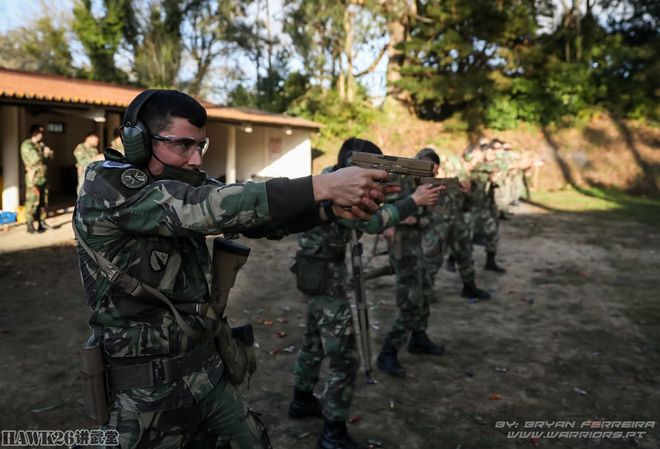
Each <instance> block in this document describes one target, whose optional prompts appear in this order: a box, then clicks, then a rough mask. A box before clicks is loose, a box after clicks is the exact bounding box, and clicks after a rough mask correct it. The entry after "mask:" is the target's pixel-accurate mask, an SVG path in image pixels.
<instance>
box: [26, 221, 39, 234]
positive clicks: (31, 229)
mask: <svg viewBox="0 0 660 449" xmlns="http://www.w3.org/2000/svg"><path fill="white" fill-rule="evenodd" d="M27 231H28V234H34V233H35V232H37V231H35V229H34V223H32V220H28V221H27Z"/></svg>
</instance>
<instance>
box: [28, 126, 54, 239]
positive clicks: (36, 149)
mask: <svg viewBox="0 0 660 449" xmlns="http://www.w3.org/2000/svg"><path fill="white" fill-rule="evenodd" d="M43 138H44V128H43V127H42V126H41V125H33V126H32V127H30V138H29V139H25V140H24V141H23V143H22V144H21V159H23V166H24V167H25V222H26V223H27V231H28V232H29V233H33V232H44V231H45V230H46V229H47V228H48V226H47V225H46V222H45V221H44V220H45V218H46V205H47V196H48V191H47V189H46V174H47V173H46V172H47V168H48V167H47V166H46V159H49V158H52V157H53V151H52V150H51V149H50V148H48V147H47V146H45V145H44V143H43ZM35 221H38V222H39V227H38V229H37V230H36V231H35V229H34V222H35Z"/></svg>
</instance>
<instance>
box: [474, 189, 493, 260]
mask: <svg viewBox="0 0 660 449" xmlns="http://www.w3.org/2000/svg"><path fill="white" fill-rule="evenodd" d="M496 211H497V208H496V207H494V205H492V204H491V202H490V201H488V202H486V203H484V204H481V205H480V206H479V207H476V208H474V209H472V211H471V215H472V232H473V234H481V235H482V236H483V237H484V240H485V246H486V252H489V253H496V252H497V244H498V242H499V227H500V225H499V222H498V220H497V219H496V216H495V215H494V213H495V212H496Z"/></svg>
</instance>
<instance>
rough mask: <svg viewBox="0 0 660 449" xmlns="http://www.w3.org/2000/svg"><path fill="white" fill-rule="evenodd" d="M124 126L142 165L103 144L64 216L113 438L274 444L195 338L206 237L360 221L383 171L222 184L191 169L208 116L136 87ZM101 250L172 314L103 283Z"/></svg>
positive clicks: (201, 326) (205, 293) (193, 104)
mask: <svg viewBox="0 0 660 449" xmlns="http://www.w3.org/2000/svg"><path fill="white" fill-rule="evenodd" d="M145 101H146V103H145ZM136 104H142V106H141V107H138V106H136ZM126 117H127V118H126V120H127V122H126V123H125V126H126V128H125V129H130V130H131V132H133V131H134V130H136V129H142V132H141V133H140V134H138V136H139V137H140V138H144V140H142V142H144V152H145V153H146V159H145V158H142V159H141V160H144V161H145V162H143V163H142V162H140V163H130V162H128V161H129V159H127V158H125V157H124V156H123V155H122V154H121V153H118V152H116V151H114V150H112V149H106V151H105V157H106V160H105V161H103V162H101V161H99V162H92V163H91V164H90V165H89V167H88V170H87V175H86V177H85V182H84V184H83V187H82V189H81V191H80V195H79V197H78V201H77V203H76V212H75V214H74V220H73V226H74V229H75V231H76V233H77V235H78V238H79V246H78V254H79V257H80V270H81V276H82V281H83V286H84V289H85V297H86V302H87V304H88V305H89V307H90V308H91V316H90V319H89V324H90V327H91V329H92V335H91V337H90V338H89V340H88V342H87V346H94V345H95V344H100V345H101V348H102V350H103V355H104V359H105V362H106V363H107V365H108V367H109V378H110V379H111V391H112V393H113V396H114V402H113V404H112V408H111V410H110V419H109V422H108V423H107V427H108V428H109V429H113V430H117V431H118V433H119V443H120V446H121V447H122V448H144V447H149V448H175V447H176V448H180V447H186V446H188V445H189V444H195V445H196V444H200V445H204V447H214V448H219V447H232V448H241V449H242V448H264V447H270V443H269V442H268V438H267V435H265V429H263V426H262V425H261V424H260V422H259V420H258V419H256V418H255V415H254V414H253V413H252V412H251V411H250V410H249V409H248V407H247V405H246V402H245V400H244V398H243V395H242V394H241V393H240V392H239V391H238V389H237V388H236V386H234V385H233V384H231V383H230V382H229V381H228V380H227V379H226V377H225V376H223V361H222V359H221V358H220V357H219V355H218V354H217V353H216V351H215V349H214V348H213V346H212V345H211V344H210V341H209V340H208V339H203V340H200V339H198V338H196V337H195V336H194V334H192V333H191V332H195V333H197V334H199V333H201V332H208V331H210V329H212V328H213V327H212V326H211V325H210V324H209V323H208V321H209V319H208V318H207V317H206V316H201V315H200V312H199V310H202V309H204V307H203V306H204V305H207V306H208V305H209V301H210V292H209V285H208V282H207V279H209V278H210V265H211V260H210V254H209V252H208V250H207V247H206V240H205V236H206V235H208V234H219V233H228V234H234V233H239V232H240V233H243V234H246V235H249V236H251V237H261V236H273V237H281V236H282V235H284V234H286V233H290V232H299V231H304V230H307V229H311V228H312V227H314V226H317V225H319V224H322V223H323V222H324V221H325V220H328V219H330V218H332V217H331V216H330V214H331V213H332V214H333V215H338V216H340V217H343V218H356V217H358V218H368V217H369V214H370V213H373V212H375V211H376V210H377V209H378V206H377V204H376V202H378V201H381V200H382V199H384V198H383V194H382V192H383V187H382V185H381V184H378V183H377V182H376V180H384V179H387V174H386V173H385V172H382V171H379V170H362V169H358V168H357V167H352V168H347V169H345V170H339V171H337V172H335V173H331V174H326V175H320V176H315V177H305V178H299V179H291V180H289V179H286V178H276V179H272V180H270V181H267V182H265V183H254V182H247V183H245V184H234V185H228V186H225V185H223V184H221V183H219V182H217V181H215V180H213V179H211V178H208V177H207V176H206V174H205V173H204V172H202V171H200V170H199V166H200V165H201V162H202V159H201V156H202V155H203V153H204V152H205V151H206V148H207V147H208V140H207V139H205V129H204V127H205V124H206V111H205V110H204V108H203V107H202V106H201V105H200V104H199V103H198V102H197V101H196V100H194V99H193V98H191V97H189V96H188V95H186V94H183V93H180V92H176V91H162V90H158V91H145V92H143V93H142V94H140V95H139V96H138V97H137V98H136V99H135V100H134V101H133V103H132V104H131V106H129V108H128V110H127V112H126ZM132 117H135V119H134V118H132ZM134 120H135V121H134ZM136 121H137V124H136ZM125 132H126V131H125ZM124 137H126V136H124ZM124 141H126V138H124ZM136 160H138V159H137V158H136ZM319 201H324V202H323V203H321V206H320V205H319V204H320V203H319ZM358 204H359V206H358ZM82 243H85V245H86V247H88V248H89V249H87V248H86V247H83V245H82ZM91 251H93V252H91ZM92 255H93V256H94V259H92ZM98 255H101V256H103V257H105V258H106V259H108V260H110V261H111V262H112V263H114V264H115V265H116V266H117V267H118V269H119V270H122V272H123V273H126V275H129V276H132V277H134V278H137V279H138V280H139V281H140V282H141V283H142V284H144V285H145V286H150V287H152V288H154V289H156V290H157V291H158V292H160V293H161V294H162V295H165V297H166V298H167V300H168V301H170V302H171V303H172V304H173V306H172V307H174V308H176V310H179V314H181V316H180V317H177V315H175V314H173V312H172V311H171V309H169V308H167V307H163V306H162V304H161V303H160V302H156V303H154V301H153V298H151V300H147V299H143V300H140V297H135V296H133V295H131V294H129V293H128V292H127V291H126V289H125V288H123V287H121V284H116V283H111V282H110V281H109V279H108V278H107V277H106V275H105V274H104V273H105V272H104V273H102V272H101V271H100V270H99V266H98V265H97V264H98V263H99V262H96V261H97V260H98ZM123 276H124V275H122V276H120V277H119V279H121V278H122V277H123ZM112 279H114V278H112ZM207 308H208V307H207ZM172 310H173V309H172ZM175 318H176V319H175ZM183 321H185V323H183V324H185V326H184V327H182V326H181V325H179V323H180V322H183ZM209 327H210V328H209ZM207 335H208V334H207ZM193 440H194V441H193Z"/></svg>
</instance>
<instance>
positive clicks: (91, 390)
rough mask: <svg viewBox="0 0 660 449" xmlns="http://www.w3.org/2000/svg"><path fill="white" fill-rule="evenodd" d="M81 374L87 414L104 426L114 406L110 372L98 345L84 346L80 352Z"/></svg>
mask: <svg viewBox="0 0 660 449" xmlns="http://www.w3.org/2000/svg"><path fill="white" fill-rule="evenodd" d="M80 374H81V375H82V380H83V385H84V391H85V408H86V409H87V414H88V415H89V416H90V417H91V418H92V419H93V420H95V421H96V423H97V424H99V425H104V424H106V423H107V422H108V419H109V417H110V414H109V409H110V404H112V400H111V396H110V388H109V386H108V372H107V370H106V366H105V363H103V351H102V349H101V346H100V345H99V344H98V343H96V344H95V345H92V346H87V345H85V346H83V348H82V351H80Z"/></svg>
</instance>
